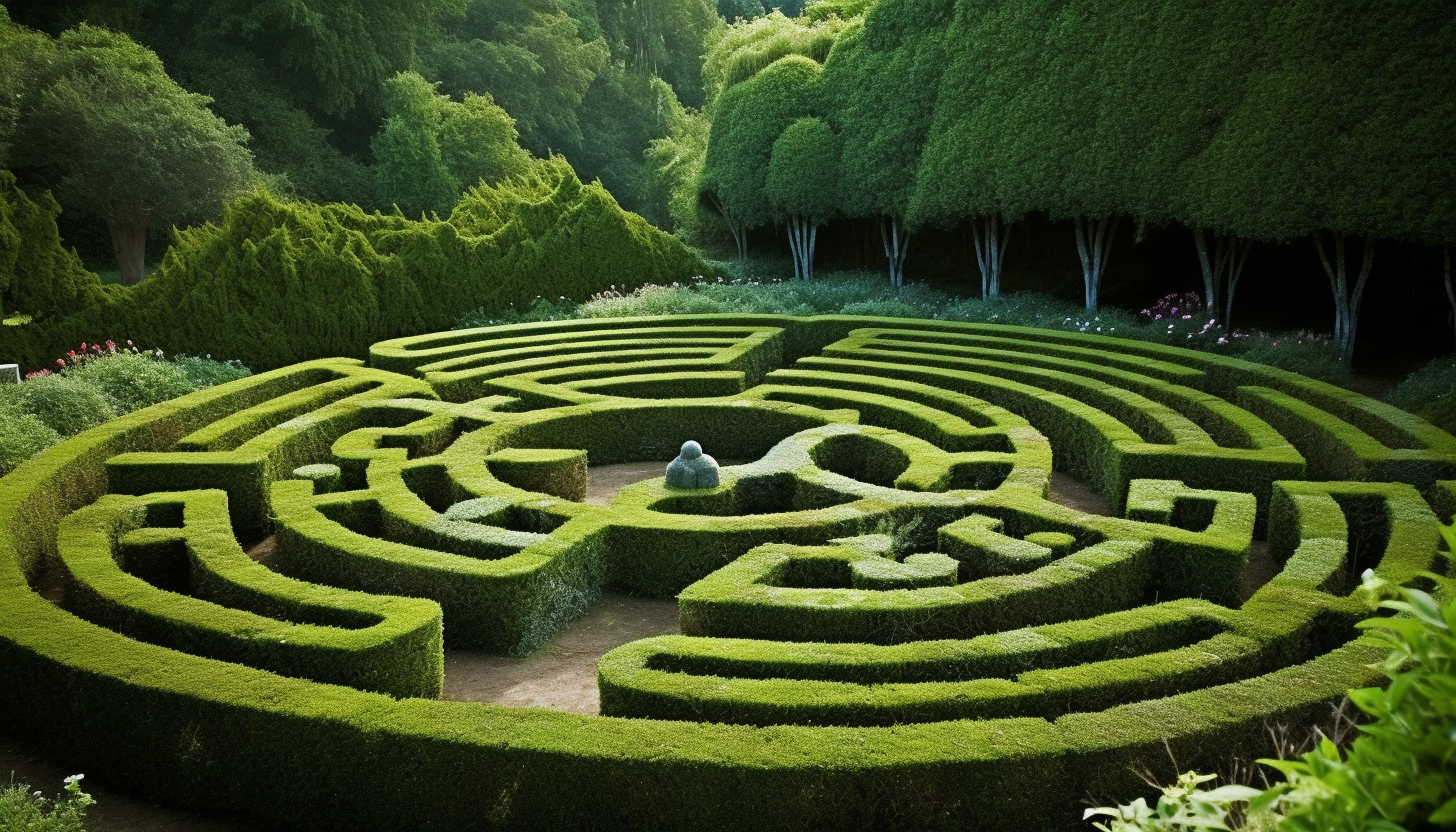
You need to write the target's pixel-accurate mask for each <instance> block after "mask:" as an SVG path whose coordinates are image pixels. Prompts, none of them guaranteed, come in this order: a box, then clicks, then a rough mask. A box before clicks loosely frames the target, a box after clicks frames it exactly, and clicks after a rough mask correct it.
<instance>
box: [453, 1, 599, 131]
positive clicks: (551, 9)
mask: <svg viewBox="0 0 1456 832" xmlns="http://www.w3.org/2000/svg"><path fill="white" fill-rule="evenodd" d="M445 33H446V34H445V36H444V37H443V38H441V39H440V40H438V41H437V42H435V43H432V44H430V46H429V48H428V49H427V50H426V52H425V63H426V65H427V67H428V68H429V70H430V72H431V73H432V75H433V77H437V78H439V79H440V80H441V82H442V84H441V86H442V89H443V90H444V91H445V92H446V93H448V94H450V95H452V96H461V95H463V94H465V93H467V92H473V93H489V94H490V95H491V96H492V97H493V98H494V100H495V101H496V102H497V103H498V104H500V105H501V106H502V107H503V108H505V110H506V112H508V113H510V114H511V116H512V117H513V118H514V119H515V120H516V125H517V129H519V130H520V132H521V136H522V139H521V142H522V144H524V145H525V146H526V147H527V148H529V149H530V150H531V151H533V152H535V153H538V154H543V155H544V154H546V153H548V152H549V151H550V150H551V149H552V148H555V149H558V150H559V149H562V148H564V147H566V146H576V145H579V144H580V143H581V142H582V133H581V126H580V124H579V121H578V113H579V111H580V109H581V106H582V101H583V99H584V98H585V96H586V94H587V90H589V89H590V88H591V86H592V83H593V82H594V81H595V80H596V78H597V76H598V75H599V74H600V73H601V72H602V70H603V69H605V68H606V66H607V63H608V58H609V52H608V48H607V44H606V42H605V41H604V40H601V39H596V40H585V39H583V37H582V33H581V24H580V23H579V22H578V21H577V20H576V19H574V18H572V17H571V16H570V15H568V14H567V13H566V12H565V11H563V10H562V9H561V8H560V6H559V5H558V4H557V3H555V2H545V3H536V2H525V0H490V2H485V1H484V0H473V2H471V3H470V4H469V5H468V7H467V8H466V12H465V16H464V18H463V20H461V21H460V22H459V23H457V24H454V25H451V26H447V27H446V29H445Z"/></svg>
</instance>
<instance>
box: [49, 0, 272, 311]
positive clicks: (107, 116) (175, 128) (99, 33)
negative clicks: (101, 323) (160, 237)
mask: <svg viewBox="0 0 1456 832" xmlns="http://www.w3.org/2000/svg"><path fill="white" fill-rule="evenodd" d="M57 46H58V49H57V55H56V65H55V73H54V75H53V77H52V79H51V80H50V81H49V82H48V83H47V84H46V86H45V87H44V88H43V89H42V90H40V91H39V92H38V93H37V94H36V95H35V97H34V102H33V105H29V106H28V107H27V110H28V112H27V113H26V114H25V115H24V117H23V118H22V122H23V124H22V128H21V135H22V142H23V144H24V150H23V153H21V157H22V160H23V162H24V163H26V164H28V165H29V166H32V167H36V168H40V169H41V170H42V171H43V172H44V173H46V174H49V175H52V176H54V177H55V180H56V192H57V194H58V196H59V198H60V201H61V203H62V204H70V205H75V206H79V207H82V208H84V209H86V210H88V211H90V212H92V213H94V214H96V215H98V216H100V217H101V218H102V219H103V220H105V222H106V225H107V228H108V229H109V230H110V232H111V241H112V245H113V247H114V248H115V250H116V260H117V267H118V268H119V269H120V271H121V282H122V283H124V284H128V285H130V284H134V283H137V282H139V281H140V280H141V278H142V274H143V268H144V264H145V261H146V241H147V227H148V226H149V225H150V224H151V223H154V222H157V223H163V224H166V225H172V224H178V223H186V222H192V221H196V220H201V219H205V218H208V217H212V216H216V215H217V214H218V213H219V212H220V210H221V208H222V204H223V202H224V201H225V200H226V199H228V198H230V197H231V196H233V195H235V194H237V193H239V192H241V191H243V190H245V189H247V188H248V187H249V186H250V185H251V184H252V183H253V182H254V180H255V176H256V173H255V171H254V169H253V165H252V156H251V155H250V154H249V153H248V150H247V148H246V147H244V143H245V142H246V141H247V139H248V133H247V131H246V130H244V129H243V128H242V127H238V126H229V125H228V124H226V123H225V122H223V120H222V119H220V118H218V117H217V116H216V115H214V114H213V113H212V112H211V111H210V110H208V108H207V105H208V104H209V103H210V101H211V99H209V98H207V97H205V96H201V95H194V94H192V93H189V92H187V91H186V90H184V89H182V88H181V87H179V86H178V85H177V84H176V83H174V82H173V81H172V79H170V78H168V77H167V74H166V72H165V71H164V70H163V68H162V63H161V61H160V60H158V59H157V56H156V55H155V54H154V53H153V52H152V51H151V50H149V49H146V48H144V47H142V46H139V45H138V44H136V43H135V42H134V41H132V40H131V39H130V38H128V37H126V36H125V35H121V34H117V33H115V32H109V31H106V30H103V29H96V28H93V27H90V26H86V25H82V26H80V27H79V28H77V29H73V30H70V31H67V32H65V33H63V34H62V35H61V37H60V40H59V43H58V44H57Z"/></svg>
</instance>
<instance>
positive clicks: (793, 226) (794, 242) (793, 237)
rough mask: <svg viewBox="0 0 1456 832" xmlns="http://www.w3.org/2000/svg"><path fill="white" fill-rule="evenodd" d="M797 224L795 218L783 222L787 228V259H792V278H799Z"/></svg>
mask: <svg viewBox="0 0 1456 832" xmlns="http://www.w3.org/2000/svg"><path fill="white" fill-rule="evenodd" d="M798 224H799V221H798V220H795V219H789V221H788V223H785V229H788V232H789V259H792V261H794V280H799V238H798Z"/></svg>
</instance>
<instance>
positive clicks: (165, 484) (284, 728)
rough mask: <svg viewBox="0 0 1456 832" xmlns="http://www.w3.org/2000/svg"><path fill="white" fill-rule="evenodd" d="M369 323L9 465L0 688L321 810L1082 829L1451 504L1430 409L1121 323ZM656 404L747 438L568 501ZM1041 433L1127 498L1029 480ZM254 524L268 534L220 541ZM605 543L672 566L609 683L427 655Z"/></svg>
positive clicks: (519, 641)
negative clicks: (561, 692) (459, 682)
mask: <svg viewBox="0 0 1456 832" xmlns="http://www.w3.org/2000/svg"><path fill="white" fill-rule="evenodd" d="M371 361H372V363H373V365H374V366H373V367H364V366H361V365H360V364H359V363H358V362H353V361H348V360H342V359H335V360H325V361H317V362H309V363H307V364H302V365H297V366H295V367H291V368H286V369H284V370H279V371H276V372H273V373H268V374H264V375H260V376H257V377H255V378H252V379H247V380H244V381H242V382H238V383H235V384H232V385H228V386H226V387H223V388H218V389H215V390H209V391H203V392H201V393H197V394H194V395H192V396H189V397H186V398H184V399H180V400H177V401H175V402H169V403H167V404H164V405H160V406H158V407H155V408H151V409H149V410H146V411H142V412H139V413H137V414H132V415H131V416H128V417H124V418H122V419H119V420H116V421H115V422H112V423H109V424H107V425H104V426H102V427H100V428H97V429H96V430H93V431H91V432H88V433H87V434H84V435H82V436H80V437H77V438H76V439H74V440H71V441H70V442H67V443H65V444H63V445H61V446H58V447H57V448H55V449H53V450H52V451H51V452H49V453H47V454H45V455H43V456H42V457H40V458H38V459H36V460H34V461H32V462H31V463H29V464H27V465H26V466H23V467H22V468H20V469H18V470H17V471H16V472H15V473H14V474H13V475H11V476H8V477H6V478H4V479H3V480H0V682H3V684H0V715H3V716H0V719H3V720H4V727H5V729H6V730H7V731H8V732H12V733H15V734H18V735H25V736H29V737H32V738H35V739H37V740H39V741H42V742H45V743H48V744H50V745H52V746H53V747H56V748H58V749H63V750H65V751H67V752H68V753H71V754H74V755H75V756H76V758H77V759H85V760H94V761H97V763H98V764H101V763H103V762H106V761H115V760H118V759H123V758H131V757H135V756H137V755H142V756H144V757H145V758H146V759H147V760H149V762H148V764H147V765H146V766H140V767H138V766H134V765H133V766H131V767H130V768H128V769H127V770H128V771H130V772H131V774H130V776H132V777H133V778H134V780H135V782H134V783H133V785H135V786H136V787H138V788H142V789H153V790H155V789H164V790H166V791H167V793H168V794H174V795H179V796H180V797H182V799H186V800H188V801H191V802H195V803H201V804H208V805H216V806H228V807H230V808H234V809H242V810H244V811H248V812H250V813H253V814H257V815H260V816H264V817H271V818H275V819H286V820H288V821H290V822H295V823H299V822H302V823H306V824H308V825H312V826H320V827H339V828H343V827H350V828H354V827H359V828H380V829H391V828H399V829H405V828H411V829H412V828H418V826H419V825H420V823H421V819H422V818H424V819H427V820H426V822H428V823H432V824H436V825H439V826H440V827H441V828H477V827H490V828H495V827H519V828H542V827H546V826H568V827H581V826H612V825H624V824H625V825H631V824H633V823H634V822H636V821H640V820H641V819H642V818H651V819H652V821H651V824H650V825H654V826H658V827H662V828H686V827H689V826H691V827H694V828H701V827H704V826H706V827H709V828H717V827H722V828H737V827H742V826H744V825H748V824H753V825H756V826H765V827H769V828H791V827H795V826H800V825H807V826H815V827H826V826H883V827H897V826H898V827H903V828H927V827H936V826H947V827H957V828H965V827H967V825H968V824H970V823H971V822H972V821H975V822H976V823H980V824H981V825H982V826H986V827H987V828H1001V826H1007V827H1012V826H1015V827H1018V828H1020V827H1024V826H1026V825H1028V824H1030V825H1031V826H1033V827H1035V828H1048V829H1056V828H1071V827H1072V826H1074V824H1075V822H1076V818H1077V816H1078V814H1079V807H1078V805H1077V801H1078V799H1079V798H1080V797H1081V796H1082V795H1084V794H1088V793H1099V794H1108V793H1113V792H1114V791H1119V790H1125V789H1127V788H1129V787H1130V783H1129V781H1130V775H1129V774H1128V766H1129V764H1130V763H1134V762H1137V763H1140V764H1144V765H1156V764H1158V762H1159V761H1160V760H1162V759H1164V758H1165V757H1164V755H1165V754H1166V750H1165V749H1172V750H1173V751H1174V752H1175V753H1176V754H1177V756H1178V759H1179V761H1180V763H1181V764H1183V765H1201V764H1204V765H1216V764H1217V763H1218V762H1219V761H1220V760H1222V759H1223V758H1225V757H1227V756H1228V755H1229V754H1232V753H1236V752H1238V751H1239V750H1240V749H1245V750H1248V749H1252V748H1254V744H1255V743H1257V738H1258V737H1259V736H1261V735H1262V732H1263V726H1264V724H1265V723H1266V722H1269V721H1280V722H1290V721H1295V720H1304V719H1311V718H1316V717H1317V716H1318V715H1319V714H1320V713H1321V712H1322V711H1323V709H1324V708H1325V707H1326V703H1327V702H1328V701H1330V700H1332V699H1335V698H1338V697H1339V696H1340V695H1341V694H1342V693H1343V691H1344V690H1346V689H1348V688H1350V687H1355V686H1360V685H1364V684H1369V683H1371V682H1372V681H1375V680H1376V679H1377V678H1378V674H1377V672H1376V671H1374V670H1372V669H1371V668H1370V667H1369V665H1370V663H1371V662H1372V661H1373V659H1374V658H1375V657H1377V656H1378V655H1379V653H1380V651H1379V648H1378V647H1377V646H1375V645H1373V644H1372V643H1370V642H1369V641H1367V640H1365V639H1364V638H1362V636H1361V634H1360V632H1359V631H1358V630H1356V629H1355V628H1354V626H1353V625H1354V622H1356V621H1357V620H1359V619H1360V618H1362V617H1364V616H1365V615H1367V611H1366V608H1365V606H1364V604H1363V601H1362V599H1361V598H1360V594H1359V591H1358V576H1359V574H1360V573H1361V572H1362V571H1364V570H1365V569H1367V568H1369V569H1374V570H1375V571H1376V572H1377V573H1379V574H1381V575H1382V576H1383V577H1386V578H1389V579H1391V580H1395V581H1400V582H1405V581H1410V580H1415V579H1416V578H1417V576H1418V575H1419V573H1420V572H1421V571H1422V570H1425V569H1430V568H1438V567H1442V563H1443V562H1442V561H1441V559H1440V556H1439V555H1438V553H1437V534H1436V525H1435V523H1436V520H1437V518H1438V516H1439V517H1440V518H1441V519H1449V518H1450V517H1451V513H1452V510H1453V509H1456V483H1453V482H1452V480H1456V439H1453V438H1452V437H1450V436H1447V435H1446V434H1444V433H1442V432H1440V431H1439V430H1436V429H1435V428H1433V427H1431V426H1429V425H1427V424H1425V423H1423V422H1421V421H1420V420H1419V419H1416V418H1415V417H1412V416H1409V415H1408V414H1404V413H1402V412H1400V411H1397V410H1394V409H1393V408H1389V407H1388V406H1385V405H1381V404H1379V403H1376V402H1371V401H1370V400H1368V399H1364V398H1362V397H1359V396H1356V395H1355V394H1352V393H1348V392H1345V391H1340V390H1338V389H1337V388H1332V387H1329V386H1328V385H1323V384H1321V383H1318V382H1313V381H1310V380H1308V379H1302V378H1300V377H1298V376H1293V375H1291V374H1288V373H1282V372H1280V371H1275V370H1270V369H1268V368H1260V367H1258V366H1257V365H1251V364H1247V363H1244V362H1239V361H1235V360H1229V359H1220V358H1217V357H1214V356H1209V355H1206V354H1199V353H1191V352H1187V351H1182V350H1177V349H1174V348H1169V347H1161V346H1157V345H1150V344H1143V343H1138V342H1129V341H1122V340H1118V339H1112V338H1102V337H1096V336H1086V335H1081V334H1075V333H1057V332H1047V331H1041V330H1021V329H1016V328H1011V327H1001V326H989V325H959V324H947V323H942V322H932V321H905V320H891V319H866V318H852V317H844V316H823V317H818V318H788V317H774V316H700V317H677V318H664V319H647V320H628V319H622V320H608V321H573V322H553V323H549V324H531V325H522V326H514V327H502V328H497V329H494V330H475V331H467V332H456V333H442V334H439V335H430V336H422V337H419V338H411V339H401V340H399V341H395V342H386V343H382V344H379V345H376V346H375V348H374V350H373V353H372V356H371ZM688 439H696V440H699V441H701V442H703V443H704V444H705V445H706V447H707V449H708V451H709V453H714V454H717V455H718V456H720V457H721V458H728V459H746V460H749V462H746V463H744V464H740V465H732V466H727V467H725V468H724V469H723V471H722V481H721V484H720V485H719V486H718V487H716V488H711V489H702V490H694V491H679V490H674V489H669V488H667V487H666V486H665V484H664V483H663V481H662V480H651V481H647V482H641V483H637V484H634V485H631V486H628V487H626V488H624V489H622V490H621V491H620V492H619V493H618V494H617V496H616V497H615V498H614V499H613V501H612V503H611V505H609V506H595V505H589V504H586V503H585V502H583V500H584V498H585V494H586V478H587V476H588V475H589V473H588V472H589V467H588V464H589V463H590V464H592V465H597V464H612V463H621V462H638V461H643V460H654V459H655V460H659V461H661V462H662V463H665V462H666V461H667V460H668V459H670V458H671V457H672V456H673V455H674V454H675V453H676V450H677V448H678V446H679V445H681V443H682V442H684V441H686V440H688ZM1054 468H1055V469H1057V470H1062V471H1067V472H1070V473H1072V474H1073V475H1075V476H1077V477H1079V478H1081V479H1082V480H1083V481H1085V482H1088V483H1089V484H1090V485H1091V486H1092V487H1093V488H1095V489H1097V490H1098V491H1100V492H1101V493H1102V494H1103V496H1105V497H1106V498H1108V500H1109V502H1110V504H1111V505H1112V506H1113V508H1114V511H1115V514H1116V515H1117V516H1110V517H1103V516H1097V515H1089V514H1085V513H1083V512H1080V511H1076V510H1073V509H1069V508H1066V507H1063V506H1060V505H1057V504H1055V503H1052V502H1049V501H1048V500H1047V499H1046V498H1047V494H1048V489H1049V483H1050V476H1051V472H1052V470H1053V469H1054ZM268 534H272V535H274V536H275V555H274V557H273V559H272V561H271V563H272V565H273V567H274V568H276V569H277V570H278V571H277V572H273V571H270V570H269V569H268V568H265V567H263V566H261V565H259V564H256V563H253V562H252V561H249V560H248V559H247V558H246V556H245V555H243V554H242V545H247V544H251V543H253V542H255V541H257V540H259V539H261V538H262V537H263V536H264V535H268ZM1263 538H1267V540H1268V549H1269V552H1270V554H1271V556H1272V557H1273V558H1274V560H1275V562H1276V564H1277V565H1278V568H1279V571H1278V572H1277V574H1276V575H1274V577H1273V578H1272V579H1270V580H1269V581H1268V582H1267V583H1265V584H1264V585H1263V586H1262V587H1261V588H1259V589H1258V590H1257V591H1256V592H1255V593H1254V594H1253V596H1252V597H1250V598H1248V600H1247V601H1243V602H1240V601H1239V595H1238V590H1239V586H1240V580H1241V577H1242V573H1243V571H1244V569H1245V565H1246V563H1247V559H1248V552H1249V549H1250V546H1251V544H1252V541H1254V540H1255V539H1263ZM48 561H53V562H55V563H58V564H60V565H61V567H62V569H63V570H64V574H65V576H66V580H67V584H68V586H67V591H66V593H65V599H66V600H65V603H66V609H65V610H62V609H59V608H57V607H55V606H54V605H52V604H50V603H49V602H47V601H45V600H44V599H42V598H40V597H39V596H38V595H36V594H35V592H34V590H33V589H32V588H31V585H30V581H31V580H32V579H34V578H35V577H36V576H37V575H38V574H39V572H40V570H41V567H42V565H43V564H44V563H45V562H48ZM280 573H281V574H280ZM607 588H610V589H614V590H618V591H625V592H630V593H634V594H639V595H648V596H656V597H676V598H677V599H678V604H679V612H680V619H681V625H682V631H683V635H681V636H671V637H660V638H653V639H647V640H644V641H640V642H635V643H632V644H629V645H626V646H624V647H621V648H618V649H617V650H615V651H613V652H612V653H610V654H608V656H607V657H605V658H604V659H603V660H602V663H601V665H600V687H601V694H602V711H603V714H604V716H603V717H596V718H583V717H577V716H573V715H569V714H558V713H551V712H542V711H534V710H514V709H509V708H501V707H496V706H488V705H475V704H466V703H450V702H441V701H436V700H432V699H430V698H429V697H432V696H436V695H438V692H439V690H440V681H441V676H440V673H441V667H442V653H441V650H442V644H444V645H453V646H463V647H469V648H473V649H481V650H489V651H496V652H500V653H508V654H522V653H527V652H530V651H532V650H534V649H536V648H538V647H539V646H540V645H542V644H544V643H545V642H546V641H547V640H548V639H549V638H550V637H551V636H552V634H553V633H555V632H557V631H559V630H560V628H561V627H563V626H564V625H565V624H566V623H568V622H569V621H571V620H572V619H573V618H575V617H577V616H579V615H581V614H583V613H584V612H585V611H586V610H588V609H590V608H591V607H592V606H593V605H594V604H595V603H596V602H597V599H598V598H599V597H600V594H601V592H602V591H603V589H607ZM57 691H65V692H66V693H65V695H64V696H58V695H57V694H56V692H57ZM1253 753H1257V752H1253ZM320 771H324V772H327V773H326V774H325V775H324V776H322V777H320V776H318V772H320ZM401 771H410V772H416V775H415V776H414V777H412V778H401V776H400V774H399V772H401ZM163 784H165V785H163ZM263 795H266V796H267V797H266V799H265V798H263V797H260V796H263ZM341 795H347V796H349V798H350V799H349V801H348V802H347V805H342V804H341V803H340V801H339V796H341ZM842 795H853V796H854V797H852V798H849V799H841V798H840V797H839V796H842ZM988 818H989V819H990V820H987V819H988ZM997 818H1000V819H1004V820H1005V823H1002V822H1001V821H1000V820H996V819H997ZM998 824H999V825H998ZM978 828H979V827H978Z"/></svg>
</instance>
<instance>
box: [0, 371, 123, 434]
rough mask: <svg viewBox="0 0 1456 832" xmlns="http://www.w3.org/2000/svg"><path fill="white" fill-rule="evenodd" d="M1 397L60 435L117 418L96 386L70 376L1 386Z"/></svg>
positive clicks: (53, 376)
mask: <svg viewBox="0 0 1456 832" xmlns="http://www.w3.org/2000/svg"><path fill="white" fill-rule="evenodd" d="M0 396H3V397H4V398H5V399H7V400H9V401H10V402H12V403H13V406H14V407H15V408H16V409H18V410H20V411H21V412H23V413H29V414H30V415H32V416H34V417H36V418H37V419H39V420H40V421H41V422H42V423H44V424H45V426H46V427H48V428H50V429H51V430H53V431H55V432H56V433H58V434H60V435H62V436H73V435H75V434H78V433H80V432H81V431H83V430H86V429H87V428H94V427H96V426H97V425H99V424H101V423H103V422H107V421H110V420H111V419H114V418H116V410H115V409H114V408H112V406H111V403H110V402H109V401H107V399H106V396H105V395H104V394H103V393H102V392H101V390H100V389H98V388H97V387H96V385H94V384H90V383H88V382H86V381H83V380H81V379H78V378H71V377H70V376H64V375H59V374H57V375H45V376H37V377H35V378H28V379H26V380H25V381H24V382H21V383H20V384H16V385H11V386H8V387H3V388H0Z"/></svg>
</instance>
